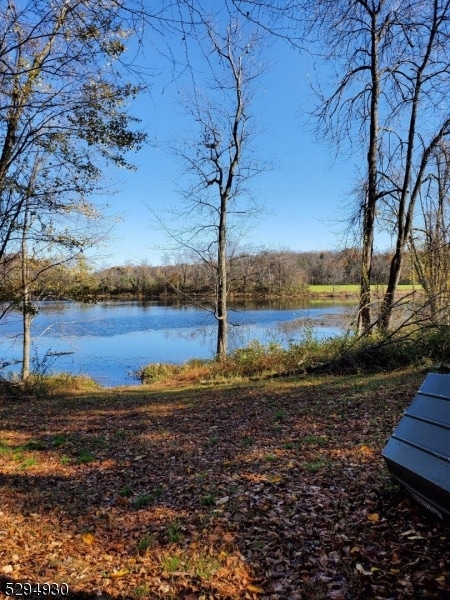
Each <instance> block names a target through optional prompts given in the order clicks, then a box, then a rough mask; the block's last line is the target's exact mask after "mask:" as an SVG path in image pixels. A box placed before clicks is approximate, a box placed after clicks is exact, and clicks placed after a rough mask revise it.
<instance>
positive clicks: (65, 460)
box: [59, 454, 71, 465]
mask: <svg viewBox="0 0 450 600" xmlns="http://www.w3.org/2000/svg"><path fill="white" fill-rule="evenodd" d="M59 462H60V463H61V464H62V465H70V463H71V459H70V457H69V456H67V455H66V454H63V455H62V456H61V458H60V459H59Z"/></svg>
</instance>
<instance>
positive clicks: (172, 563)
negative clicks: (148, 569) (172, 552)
mask: <svg viewBox="0 0 450 600" xmlns="http://www.w3.org/2000/svg"><path fill="white" fill-rule="evenodd" d="M180 564H181V558H179V557H178V556H166V557H165V558H164V561H163V569H164V571H167V572H168V573H173V572H174V571H178V568H179V566H180Z"/></svg>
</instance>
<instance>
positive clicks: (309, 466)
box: [304, 458, 326, 473]
mask: <svg viewBox="0 0 450 600" xmlns="http://www.w3.org/2000/svg"><path fill="white" fill-rule="evenodd" d="M325 465H326V463H325V461H324V460H322V459H321V458H319V459H317V460H313V461H310V462H306V463H305V464H304V467H305V469H306V470H307V471H308V472H309V473H317V471H320V469H323V468H324V467H325Z"/></svg>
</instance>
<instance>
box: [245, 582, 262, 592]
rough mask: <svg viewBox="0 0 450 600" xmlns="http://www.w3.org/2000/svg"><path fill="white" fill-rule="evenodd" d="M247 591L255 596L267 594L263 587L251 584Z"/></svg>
mask: <svg viewBox="0 0 450 600" xmlns="http://www.w3.org/2000/svg"><path fill="white" fill-rule="evenodd" d="M247 591H248V592H253V593H254V594H265V591H264V590H263V589H262V587H259V586H258V585H252V584H251V583H249V584H248V585H247Z"/></svg>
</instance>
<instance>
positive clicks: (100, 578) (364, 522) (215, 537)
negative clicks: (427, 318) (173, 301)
mask: <svg viewBox="0 0 450 600" xmlns="http://www.w3.org/2000/svg"><path fill="white" fill-rule="evenodd" d="M422 379H423V374H417V373H415V374H414V373H406V372H403V373H394V374H378V375H370V376H363V377H354V376H353V377H327V376H321V377H308V378H305V379H297V380H294V379H289V380H288V379H286V380H285V379H272V380H267V381H252V382H249V383H240V384H229V385H224V384H221V385H216V386H214V385H207V384H205V385H203V386H199V385H197V386H190V387H184V388H181V387H176V386H175V387H171V388H170V387H166V388H159V389H158V388H156V387H153V388H151V387H135V388H128V389H120V390H102V391H99V392H95V393H89V394H80V393H78V394H75V393H67V394H66V395H60V396H58V397H53V398H44V399H33V398H32V399H26V398H14V397H8V395H7V394H5V395H4V397H3V398H2V399H1V400H0V590H2V591H3V592H5V590H7V589H11V586H10V587H9V588H8V587H7V585H8V583H9V584H11V583H12V584H14V585H15V586H16V587H15V589H16V591H20V589H21V590H22V592H23V591H26V592H28V591H29V588H25V586H23V587H22V588H19V586H18V583H19V582H28V583H31V584H32V585H33V586H35V588H34V589H35V591H36V589H37V588H36V585H37V584H43V583H45V582H49V583H52V582H53V583H54V584H58V585H60V584H62V583H67V584H68V586H69V589H70V597H71V598H79V599H85V598H86V599H87V598H92V599H94V598H99V599H105V598H110V597H114V598H121V599H125V598H151V599H153V598H155V599H159V598H161V599H165V600H167V599H172V598H177V599H178V598H179V599H184V600H200V599H208V600H209V599H213V598H215V599H241V598H242V599H246V598H248V599H255V598H258V599H271V600H279V599H286V600H287V599H290V600H295V599H308V600H311V599H314V598H316V599H326V598H331V599H334V600H341V599H350V600H357V599H367V598H369V599H372V598H374V599H376V598H380V599H387V598H393V599H396V600H397V599H402V598H449V597H450V579H449V577H450V564H449V558H450V554H449V544H448V542H449V529H448V528H446V527H445V526H444V525H442V524H441V523H440V522H439V521H438V520H435V519H434V517H432V516H431V515H430V516H428V515H427V514H425V513H424V512H422V509H421V508H420V507H419V506H417V505H416V504H415V503H414V501H413V500H411V499H410V498H409V497H408V496H407V495H406V494H405V493H404V492H403V491H402V490H400V489H399V488H398V487H397V486H396V485H395V484H393V483H392V482H391V480H390V477H389V475H388V474H387V471H386V469H385V466H384V464H383V460H382V458H381V457H380V452H381V450H382V448H383V446H384V445H385V443H386V441H387V439H388V438H389V437H390V434H391V431H392V429H393V427H394V426H395V425H396V424H397V422H398V421H399V419H400V416H401V414H402V411H403V410H404V408H405V407H406V406H407V405H408V404H409V403H410V401H411V399H412V397H413V396H414V394H415V391H416V389H417V387H418V385H419V384H420V381H421V380H422ZM62 590H63V591H65V588H62ZM40 591H41V592H42V591H43V590H42V588H41V589H40ZM44 591H45V588H44ZM52 591H53V592H55V593H56V592H57V591H58V588H57V586H56V585H54V586H53V588H52ZM27 597H37V595H36V594H33V593H32V594H31V595H28V596H27ZM41 597H42V596H41ZM53 597H55V596H53Z"/></svg>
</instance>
